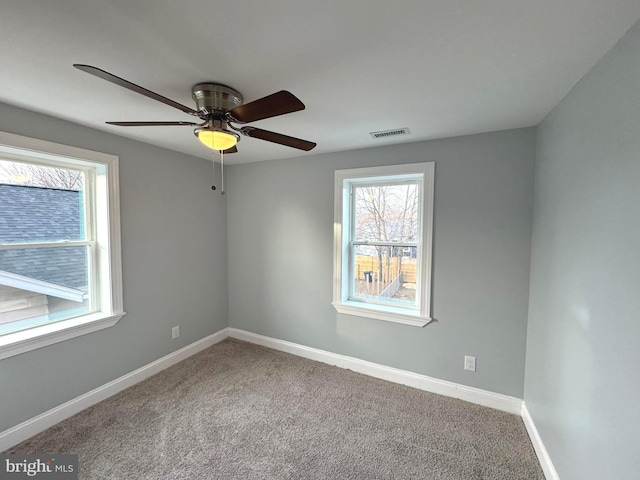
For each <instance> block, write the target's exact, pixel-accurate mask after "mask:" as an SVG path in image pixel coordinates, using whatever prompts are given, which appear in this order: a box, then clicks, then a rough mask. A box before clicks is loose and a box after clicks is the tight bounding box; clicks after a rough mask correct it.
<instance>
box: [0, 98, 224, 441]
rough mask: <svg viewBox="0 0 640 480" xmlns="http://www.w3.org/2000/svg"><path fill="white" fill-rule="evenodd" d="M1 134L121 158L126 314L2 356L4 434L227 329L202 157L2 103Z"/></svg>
mask: <svg viewBox="0 0 640 480" xmlns="http://www.w3.org/2000/svg"><path fill="white" fill-rule="evenodd" d="M0 130H2V131H5V132H10V133H16V134H19V135H26V136H31V137H36V138H40V139H42V140H49V141H53V142H58V143H62V144H66V145H72V146H76V147H81V148H87V149H91V150H96V151H100V152H105V153H110V154H114V155H118V156H119V157H120V200H121V217H122V256H123V258H122V260H123V283H124V308H125V311H126V312H127V315H126V316H124V317H123V318H122V320H120V322H119V323H118V324H117V325H116V326H115V327H113V328H109V329H106V330H101V331H99V332H95V333H91V334H89V335H85V336H82V337H78V338H74V339H71V340H67V341H65V342H62V343H58V344H55V345H52V346H48V347H45V348H41V349H38V350H34V351H31V352H28V353H25V354H22V355H18V356H15V357H11V358H8V359H5V360H0V431H3V430H6V429H7V428H9V427H11V426H13V425H16V424H18V423H20V422H22V421H24V420H27V419H29V418H31V417H34V416H35V415H38V414H40V413H42V412H44V411H46V410H48V409H50V408H52V407H55V406H57V405H59V404H61V403H63V402H65V401H67V400H69V399H72V398H74V397H77V396H78V395H81V394H83V393H85V392H87V391H89V390H91V389H93V388H95V387H98V386H100V385H103V384H105V383H107V382H109V381H111V380H113V379H115V378H117V377H119V376H121V375H124V374H126V373H129V372H131V371H132V370H135V369H136V368H138V367H141V366H143V365H146V364H148V363H150V362H152V361H154V360H156V359H158V358H160V357H162V356H164V355H166V354H168V353H170V352H172V351H174V350H177V349H179V348H181V347H184V346H185V345H188V344H190V343H193V342H195V341H196V340H199V339H200V338H203V337H205V336H207V335H209V334H211V333H214V332H216V331H218V330H220V329H222V328H225V327H226V326H227V286H226V285H227V264H226V241H227V240H226V238H227V232H226V213H225V212H226V205H225V201H224V197H221V196H220V195H217V194H214V193H213V192H212V191H211V183H210V182H211V180H210V179H211V168H212V167H211V163H210V162H208V161H205V160H202V159H198V158H193V157H189V156H186V155H183V154H179V153H176V152H172V151H169V150H165V149H161V148H156V147H153V146H150V145H145V144H142V143H138V142H135V141H132V140H128V139H124V138H122V137H116V136H113V135H109V134H106V133H104V132H99V131H96V130H92V129H88V128H85V127H81V126H78V125H75V124H71V123H67V122H64V121H62V120H58V119H54V118H50V117H46V116H44V115H39V114H36V113H33V112H27V111H25V110H21V109H18V108H15V107H11V106H8V105H4V104H0ZM178 324H179V325H180V337H179V338H178V339H176V340H171V327H172V326H174V325H178Z"/></svg>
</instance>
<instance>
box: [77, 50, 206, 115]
mask: <svg viewBox="0 0 640 480" xmlns="http://www.w3.org/2000/svg"><path fill="white" fill-rule="evenodd" d="M73 66H74V67H76V68H77V69H78V70H82V71H83V72H86V73H89V74H91V75H95V76H96V77H98V78H102V79H103V80H106V81H107V82H111V83H115V84H116V85H120V86H121V87H124V88H126V89H128V90H131V91H132V92H136V93H139V94H140V95H144V96H145V97H149V98H152V99H153V100H157V101H158V102H162V103H164V104H166V105H169V106H171V107H173V108H177V109H178V110H182V111H183V112H184V113H188V114H189V115H196V116H197V115H198V112H196V111H195V110H194V109H192V108H189V107H186V106H184V105H182V104H180V103H178V102H174V101H173V100H171V99H169V98H167V97H163V96H162V95H160V94H158V93H155V92H152V91H151V90H147V89H146V88H143V87H141V86H140V85H136V84H135V83H131V82H129V81H128V80H125V79H124V78H120V77H117V76H115V75H113V74H112V73H109V72H105V71H104V70H101V69H100V68H97V67H92V66H91V65H82V64H78V63H75V64H74V65H73Z"/></svg>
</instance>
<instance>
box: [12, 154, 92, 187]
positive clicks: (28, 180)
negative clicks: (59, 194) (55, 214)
mask: <svg viewBox="0 0 640 480" xmlns="http://www.w3.org/2000/svg"><path fill="white" fill-rule="evenodd" d="M0 183H6V184H10V185H26V186H31V187H48V188H59V189H61V190H84V175H83V173H82V172H81V171H80V170H71V169H68V168H56V167H49V166H44V165H35V164H33V163H22V162H12V161H9V160H2V159H0Z"/></svg>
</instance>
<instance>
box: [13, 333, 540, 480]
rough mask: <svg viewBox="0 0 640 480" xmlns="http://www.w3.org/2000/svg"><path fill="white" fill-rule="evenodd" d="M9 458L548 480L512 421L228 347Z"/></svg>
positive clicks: (248, 471)
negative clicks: (50, 455)
mask: <svg viewBox="0 0 640 480" xmlns="http://www.w3.org/2000/svg"><path fill="white" fill-rule="evenodd" d="M7 453H21V454H30V453H38V454H44V453H58V454H62V453H70V454H78V455H79V463H80V478H82V479H90V480H99V479H110V480H111V479H114V480H115V479H117V480H130V479H184V480H199V479H225V480H232V479H243V480H244V479H305V480H307V479H365V480H374V479H382V478H385V479H392V478H393V479H447V480H450V479H455V480H465V479H470V480H471V479H486V480H541V479H544V476H543V473H542V470H541V468H540V465H539V463H538V460H537V458H536V455H535V453H534V451H533V448H532V446H531V443H530V441H529V438H528V437H527V433H526V430H525V427H524V424H523V423H522V420H521V419H520V418H519V417H518V416H516V415H510V414H507V413H503V412H500V411H497V410H492V409H490V408H485V407H480V406H477V405H474V404H471V403H467V402H463V401H461V400H456V399H452V398H448V397H443V396H439V395H435V394H431V393H428V392H424V391H421V390H416V389H413V388H410V387H405V386H402V385H397V384H394V383H389V382H385V381H383V380H378V379H375V378H371V377H367V376H365V375H361V374H358V373H354V372H351V371H349V370H343V369H340V368H336V367H331V366H328V365H325V364H322V363H318V362H314V361H311V360H306V359H303V358H299V357H296V356H293V355H289V354H286V353H282V352H277V351H274V350H271V349H268V348H264V347H260V346H256V345H253V344H249V343H245V342H241V341H238V340H232V339H227V340H225V341H224V342H222V343H219V344H217V345H214V346H213V347H210V348H208V349H207V350H204V351H203V352H200V353H199V354H197V355H194V356H193V357H191V358H189V359H187V360H185V361H184V362H182V363H179V364H177V365H175V366H173V367H171V368H169V369H167V370H165V371H163V372H161V373H159V374H158V375H155V376H153V377H151V378H149V379H148V380H146V381H144V382H142V383H139V384H137V385H135V386H133V387H131V388H129V389H127V390H125V391H123V392H121V393H119V394H118V395H115V396H113V397H111V398H109V399H107V400H105V401H104V402H101V403H99V404H97V405H95V406H93V407H91V408H88V409H87V410H84V411H83V412H81V413H79V414H77V415H75V416H74V417H71V418H69V419H67V420H65V421H63V422H61V423H60V424H58V425H56V426H54V427H52V428H50V429H48V430H46V431H45V432H42V433H41V434H39V435H36V436H35V437H33V438H31V439H29V440H26V441H25V442H23V443H21V444H19V445H17V446H15V447H13V448H11V449H10V450H9V451H7Z"/></svg>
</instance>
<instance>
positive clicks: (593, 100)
mask: <svg viewBox="0 0 640 480" xmlns="http://www.w3.org/2000/svg"><path fill="white" fill-rule="evenodd" d="M537 152H538V158H537V163H536V173H535V207H534V212H535V213H534V223H533V245H532V263H531V299H530V309H529V322H528V338H527V362H526V386H525V402H526V404H527V407H528V409H529V411H530V413H531V414H532V417H533V419H534V422H535V424H536V426H537V428H538V430H539V431H540V434H541V436H542V439H543V441H544V444H545V446H546V447H547V449H548V450H549V453H550V455H551V458H552V460H553V462H554V465H555V467H556V469H557V470H558V474H559V476H560V478H562V479H563V480H573V479H575V480H588V479H604V478H611V479H614V478H615V479H630V478H638V475H640V473H639V472H640V455H639V453H640V450H639V447H638V438H639V436H640V408H639V407H638V400H639V399H640V384H639V383H638V380H639V379H640V367H639V366H640V348H639V347H638V346H639V345H640V321H639V320H640V319H639V315H638V314H639V312H640V255H639V254H638V248H639V246H640V213H639V208H640V26H639V25H636V26H635V27H633V28H632V30H630V31H629V32H628V33H627V35H626V36H625V37H623V38H622V40H621V41H620V42H619V43H618V45H616V46H615V47H614V48H613V49H612V50H611V51H610V52H609V53H607V54H606V55H605V56H604V57H603V58H602V60H601V61H600V62H599V63H598V64H597V65H596V66H595V67H594V68H593V70H592V71H591V72H590V73H588V74H587V75H586V77H585V78H583V79H582V80H581V81H580V82H579V83H578V85H577V86H575V87H574V89H573V90H572V91H571V92H570V93H569V95H568V96H567V97H566V98H565V99H564V100H563V101H562V102H561V103H560V104H559V105H558V106H557V107H556V109H555V110H554V111H553V112H552V114H551V115H550V116H549V117H548V118H547V119H546V120H545V121H544V122H543V123H542V124H541V126H540V127H539V130H538V141H537Z"/></svg>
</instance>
